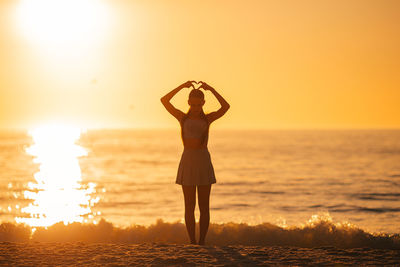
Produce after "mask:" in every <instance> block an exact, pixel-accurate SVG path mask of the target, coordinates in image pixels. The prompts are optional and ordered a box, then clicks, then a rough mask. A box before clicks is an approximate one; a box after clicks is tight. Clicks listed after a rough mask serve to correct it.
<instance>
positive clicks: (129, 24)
mask: <svg viewBox="0 0 400 267" xmlns="http://www.w3.org/2000/svg"><path fill="white" fill-rule="evenodd" d="M399 13H400V1H397V0H393V1H389V0H379V1H377V0H376V1H369V0H351V1H341V0H335V1H328V0H326V1H325V0H312V1H311V0H305V1H295V0H291V1H289V0H279V1H278V0H276V1H272V0H271V1H269V0H262V1H261V0H259V1H248V0H247V1H244V0H243V1H242V0H231V1H224V0H217V1H216V0H214V1H209V0H203V1H189V0H168V1H136V0H125V1H124V0H112V1H111V0H108V1H107V0H80V1H77V0H68V1H67V0H53V1H50V0H21V1H16V0H15V1H12V0H1V1H0V128H1V129H7V128H32V127H36V126H39V125H42V124H46V123H54V122H56V123H61V124H62V123H68V124H73V125H76V126H79V127H83V128H173V127H177V126H178V124H177V122H176V120H175V119H174V118H173V117H172V116H171V115H170V114H168V113H167V112H166V110H165V109H164V107H163V106H162V104H161V102H160V98H161V97H162V96H163V95H165V94H166V93H168V92H169V91H170V90H172V89H174V88H176V87H177V86H179V85H180V84H182V83H184V82H185V81H187V80H196V81H200V80H202V81H205V82H207V83H208V84H209V85H211V86H213V87H214V88H215V89H216V90H217V91H218V92H219V93H220V94H221V95H222V96H223V97H224V98H225V99H226V100H227V101H228V102H229V104H230V105H231V108H230V110H229V111H228V112H227V113H226V115H225V116H224V117H223V118H221V119H219V120H218V121H216V122H214V124H215V126H216V128H220V129H225V128H227V129H228V128H229V129H231V128H235V129H281V128H294V129H309V128H311V129H331V128H399V127H400V108H399V104H400V86H399V85H400V75H399V74H398V73H399V71H398V70H399V69H400V49H399V47H400V17H399V15H398V14H399ZM189 91H190V90H189V89H184V90H182V91H181V92H179V94H178V95H177V96H176V97H175V98H174V99H173V100H172V103H173V104H174V105H176V106H177V107H178V108H179V109H181V110H183V111H187V110H188V105H187V96H188V93H189ZM218 107H219V106H218V102H217V101H216V100H215V98H214V97H213V95H212V94H211V93H210V92H206V104H205V106H204V110H205V111H206V112H211V111H214V110H216V109H218Z"/></svg>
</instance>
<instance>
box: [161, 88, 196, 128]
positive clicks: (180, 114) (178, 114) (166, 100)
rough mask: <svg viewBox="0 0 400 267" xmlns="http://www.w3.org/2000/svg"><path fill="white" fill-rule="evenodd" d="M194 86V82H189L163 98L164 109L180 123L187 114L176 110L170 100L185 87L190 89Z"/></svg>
mask: <svg viewBox="0 0 400 267" xmlns="http://www.w3.org/2000/svg"><path fill="white" fill-rule="evenodd" d="M190 86H193V83H192V81H187V82H185V83H183V84H181V85H179V86H178V87H177V88H175V89H174V90H172V91H171V92H169V93H168V94H166V95H165V96H163V97H161V99H160V100H161V103H162V104H163V105H164V107H165V108H166V110H167V111H168V112H169V113H171V115H172V116H174V117H175V118H176V119H177V120H178V121H181V119H182V117H183V115H185V113H183V112H182V111H180V110H179V109H177V108H175V107H174V106H173V105H172V104H171V102H170V100H171V98H172V97H173V96H174V95H176V93H178V92H179V91H180V90H182V89H183V88H185V87H190Z"/></svg>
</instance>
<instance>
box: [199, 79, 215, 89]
mask: <svg viewBox="0 0 400 267" xmlns="http://www.w3.org/2000/svg"><path fill="white" fill-rule="evenodd" d="M200 82H201V86H200V88H203V89H204V90H205V91H207V90H209V91H212V90H214V88H212V87H211V86H209V85H208V84H207V83H205V82H203V81H200Z"/></svg>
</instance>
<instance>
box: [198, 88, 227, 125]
mask: <svg viewBox="0 0 400 267" xmlns="http://www.w3.org/2000/svg"><path fill="white" fill-rule="evenodd" d="M200 87H201V88H203V89H204V90H206V91H207V90H209V91H211V93H213V95H214V96H215V98H217V100H218V102H219V104H220V105H221V107H220V108H219V109H218V110H217V111H214V112H211V113H209V114H207V119H208V121H209V123H211V122H213V121H215V120H216V119H219V118H220V117H222V116H223V115H224V114H225V113H226V112H227V111H228V109H229V108H230V105H229V103H228V102H226V100H225V99H224V98H223V97H222V96H221V95H220V94H219V93H218V92H217V91H216V90H215V89H214V88H212V87H211V86H209V85H208V84H207V83H205V82H201V86H200Z"/></svg>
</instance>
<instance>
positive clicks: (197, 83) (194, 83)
mask: <svg viewBox="0 0 400 267" xmlns="http://www.w3.org/2000/svg"><path fill="white" fill-rule="evenodd" d="M202 85H203V82H201V81H200V82H196V81H192V87H193V89H200V88H201V86H202Z"/></svg>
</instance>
